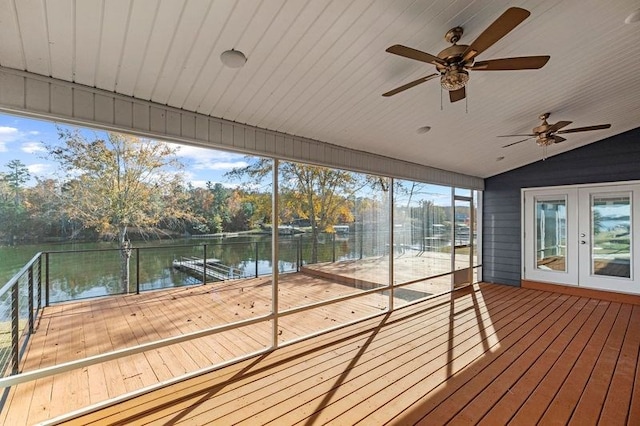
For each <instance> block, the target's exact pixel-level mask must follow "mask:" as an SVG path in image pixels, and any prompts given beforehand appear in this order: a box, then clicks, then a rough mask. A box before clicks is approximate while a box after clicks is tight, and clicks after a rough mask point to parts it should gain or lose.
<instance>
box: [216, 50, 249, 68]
mask: <svg viewBox="0 0 640 426" xmlns="http://www.w3.org/2000/svg"><path fill="white" fill-rule="evenodd" d="M220 60H221V61H222V63H223V64H224V65H225V66H227V67H229V68H242V66H243V65H244V64H245V63H247V57H246V56H244V53H242V52H241V51H239V50H235V49H231V50H225V51H224V52H222V53H221V54H220Z"/></svg>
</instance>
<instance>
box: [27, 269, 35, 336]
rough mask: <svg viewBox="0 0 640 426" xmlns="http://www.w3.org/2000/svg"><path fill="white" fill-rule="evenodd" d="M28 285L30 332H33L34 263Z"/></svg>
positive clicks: (30, 270) (29, 274) (29, 273)
mask: <svg viewBox="0 0 640 426" xmlns="http://www.w3.org/2000/svg"><path fill="white" fill-rule="evenodd" d="M27 287H28V292H27V293H29V334H33V294H34V293H33V264H32V265H31V266H30V267H29V272H28V285H27Z"/></svg>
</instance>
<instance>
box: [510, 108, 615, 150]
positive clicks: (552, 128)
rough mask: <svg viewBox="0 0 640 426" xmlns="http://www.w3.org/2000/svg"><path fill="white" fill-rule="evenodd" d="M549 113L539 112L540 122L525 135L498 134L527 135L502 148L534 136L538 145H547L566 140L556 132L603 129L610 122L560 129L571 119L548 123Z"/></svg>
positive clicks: (607, 126) (569, 122) (609, 125)
mask: <svg viewBox="0 0 640 426" xmlns="http://www.w3.org/2000/svg"><path fill="white" fill-rule="evenodd" d="M550 115H551V113H549V112H546V113H544V114H541V115H540V116H539V117H538V118H539V119H540V120H541V121H542V123H541V124H540V125H539V126H538V127H534V128H533V130H532V131H533V133H530V134H526V135H502V136H498V137H499V138H508V137H513V136H527V138H526V139H522V140H520V141H517V142H513V143H510V144H507V145H505V146H503V148H507V147H509V146H512V145H515V144H519V143H521V142H526V141H528V140H529V139H534V138H535V140H536V143H537V144H538V145H540V146H542V147H547V146H549V145H552V144H554V143H560V142H564V141H566V139H565V138H563V137H562V136H558V134H565V133H577V132H588V131H591V130H603V129H608V128H609V127H611V124H598V125H597V126H587V127H575V128H573V129H566V130H560V129H562V128H564V127H566V126H568V125H569V124H571V123H572V122H571V121H558V122H557V123H555V124H549V123H547V118H549V116H550Z"/></svg>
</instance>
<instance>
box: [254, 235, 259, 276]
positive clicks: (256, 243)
mask: <svg viewBox="0 0 640 426" xmlns="http://www.w3.org/2000/svg"><path fill="white" fill-rule="evenodd" d="M254 244H255V245H256V253H255V255H256V278H258V242H257V241H256V242H254Z"/></svg>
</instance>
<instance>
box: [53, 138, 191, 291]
mask: <svg viewBox="0 0 640 426" xmlns="http://www.w3.org/2000/svg"><path fill="white" fill-rule="evenodd" d="M58 132H59V138H60V140H61V141H62V142H63V143H62V145H55V146H47V147H46V148H47V151H48V152H49V154H50V156H51V157H52V158H53V159H55V160H56V161H57V162H58V163H59V164H60V166H61V168H62V169H63V171H65V172H66V178H67V181H66V183H65V185H64V191H63V193H62V196H63V199H64V201H65V203H64V206H65V210H66V213H67V214H68V216H69V217H70V219H72V220H79V221H80V222H81V223H82V224H83V226H84V227H85V228H94V229H95V230H96V231H98V232H99V233H101V234H102V235H103V236H109V237H112V238H116V239H117V241H118V246H119V248H120V254H121V271H120V272H121V273H120V277H121V285H122V287H123V291H128V289H129V259H130V257H131V244H130V240H129V235H128V233H129V231H130V230H131V229H132V228H134V227H135V228H136V229H137V231H138V232H140V233H145V234H146V233H149V232H155V230H156V229H157V228H156V227H157V226H158V224H160V223H162V222H164V223H167V222H172V221H176V220H180V219H183V218H187V217H190V215H191V214H190V212H189V211H188V210H186V211H185V208H184V205H185V203H184V202H183V201H184V194H183V192H184V191H182V192H181V190H180V185H179V182H180V179H181V178H180V175H179V174H177V173H176V171H178V170H180V169H181V168H182V164H181V163H180V162H179V161H178V160H177V158H176V157H175V152H176V150H175V149H174V148H171V147H170V146H169V145H167V144H165V143H162V142H156V141H152V140H148V139H141V138H137V137H134V136H128V135H123V134H118V133H107V135H106V136H107V137H106V139H103V138H98V137H96V139H94V140H88V139H87V138H86V137H85V136H84V135H83V134H81V133H80V132H79V131H77V130H76V131H70V130H66V129H60V128H59V129H58Z"/></svg>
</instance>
